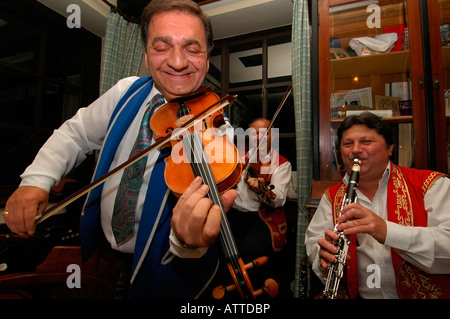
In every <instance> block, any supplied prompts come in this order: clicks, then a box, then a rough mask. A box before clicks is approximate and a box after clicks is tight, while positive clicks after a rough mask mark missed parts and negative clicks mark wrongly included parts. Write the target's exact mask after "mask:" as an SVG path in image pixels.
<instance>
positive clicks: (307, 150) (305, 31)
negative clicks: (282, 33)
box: [292, 0, 312, 298]
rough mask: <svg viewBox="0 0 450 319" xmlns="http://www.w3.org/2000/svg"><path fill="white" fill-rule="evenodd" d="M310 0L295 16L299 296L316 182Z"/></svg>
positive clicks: (299, 2) (301, 0)
mask: <svg viewBox="0 0 450 319" xmlns="http://www.w3.org/2000/svg"><path fill="white" fill-rule="evenodd" d="M310 48H311V45H310V25H309V18H308V0H294V9H293V17H292V85H293V89H294V90H293V91H294V108H295V136H296V148H297V192H298V194H297V203H298V217H297V242H296V258H295V260H296V265H295V280H294V282H293V287H292V288H293V292H294V297H296V298H305V297H307V295H308V282H309V280H308V271H307V265H308V259H307V256H306V249H305V244H304V242H305V232H306V228H307V226H308V213H307V210H306V204H307V203H308V201H309V200H310V196H311V184H312V130H311V123H312V117H311V114H312V110H311V59H310Z"/></svg>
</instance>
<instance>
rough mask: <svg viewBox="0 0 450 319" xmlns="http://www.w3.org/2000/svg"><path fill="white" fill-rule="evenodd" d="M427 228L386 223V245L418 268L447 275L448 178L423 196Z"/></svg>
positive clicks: (449, 250) (449, 260)
mask: <svg viewBox="0 0 450 319" xmlns="http://www.w3.org/2000/svg"><path fill="white" fill-rule="evenodd" d="M424 204H425V210H426V211H427V214H428V225H427V227H408V226H402V225H398V224H395V223H392V222H387V223H386V224H387V235H386V240H385V243H384V244H385V245H387V246H390V247H393V248H395V249H397V252H398V253H399V254H400V256H401V257H402V258H403V259H405V260H407V261H409V262H411V263H412V264H414V265H416V266H417V267H419V268H420V269H422V270H424V271H426V272H429V273H434V274H448V273H449V269H450V245H449V243H450V209H449V207H450V179H449V178H446V177H442V178H439V179H438V180H437V181H436V182H435V183H434V184H433V186H432V187H431V188H430V189H429V190H428V192H427V193H426V194H425V197H424Z"/></svg>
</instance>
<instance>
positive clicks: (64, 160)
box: [20, 77, 206, 257]
mask: <svg viewBox="0 0 450 319" xmlns="http://www.w3.org/2000/svg"><path fill="white" fill-rule="evenodd" d="M137 79H138V77H128V78H125V79H122V80H120V81H119V82H118V83H117V84H116V85H115V86H113V87H112V88H111V89H110V90H108V91H107V92H106V93H105V94H103V95H102V96H100V97H99V98H98V99H97V100H96V101H94V102H93V103H92V104H91V105H89V106H88V107H86V108H81V109H79V110H78V112H77V113H76V114H75V116H74V117H73V118H71V119H69V120H68V121H66V122H65V123H63V124H62V125H61V127H60V128H58V129H57V130H55V131H54V133H53V135H52V136H51V137H50V138H49V139H48V140H47V142H46V143H45V144H44V146H43V147H42V148H41V149H40V151H39V153H38V154H37V156H36V158H35V159H34V161H33V163H32V164H31V165H30V166H29V167H28V168H27V169H26V170H25V172H24V173H23V174H22V175H21V178H22V182H21V184H20V186H37V187H40V188H43V189H45V190H47V191H50V189H51V188H52V187H53V186H54V185H55V184H57V183H58V182H59V181H60V179H61V178H62V177H63V176H65V175H66V174H67V173H69V172H70V171H71V169H72V168H74V167H76V166H77V165H79V164H80V163H81V162H82V161H83V160H84V159H85V158H86V155H87V154H90V153H92V152H94V151H95V150H99V149H101V147H102V144H103V141H104V137H105V135H106V131H107V126H108V123H109V121H110V118H111V114H112V112H113V110H114V108H115V107H116V105H117V103H118V102H119V100H120V98H121V97H122V95H123V94H124V93H125V92H126V91H127V89H128V88H129V87H130V85H131V84H132V83H133V82H134V81H136V80H137ZM157 93H158V90H157V89H156V88H155V87H153V88H152V90H151V92H150V94H149V95H148V96H147V98H146V99H145V101H144V103H143V104H142V105H143V106H146V105H147V103H148V102H149V101H150V100H151V99H152V98H153V96H155V95H156V94H157ZM145 109H146V107H141V108H140V110H139V111H138V114H137V115H136V117H135V118H134V120H133V122H132V123H131V125H130V126H129V128H128V129H127V131H126V133H125V135H124V137H123V138H122V141H121V142H120V144H119V146H118V148H117V151H116V153H115V156H114V159H113V161H112V163H111V169H113V168H115V167H117V166H118V165H120V164H121V163H123V162H125V161H127V160H128V158H129V156H130V153H131V149H132V148H133V145H134V142H135V140H136V136H137V134H138V131H139V127H140V124H141V121H142V117H143V115H144V112H145ZM153 141H154V138H153ZM158 156H159V150H154V151H152V152H151V153H150V154H149V155H148V160H147V166H146V170H145V173H144V180H143V183H142V187H141V190H140V194H142V196H141V195H140V196H139V198H138V201H137V207H136V212H135V228H134V233H135V235H134V236H133V238H132V239H130V240H129V241H128V242H126V243H125V244H123V245H121V246H119V247H117V245H116V242H115V239H114V235H113V233H112V227H111V218H112V213H113V210H114V202H115V198H116V194H117V189H118V185H119V183H120V180H121V178H122V174H123V171H122V172H119V173H117V174H115V175H114V176H112V177H110V178H109V179H108V180H106V181H105V183H104V186H103V192H102V196H101V225H102V229H103V232H104V234H105V236H106V239H107V240H108V241H109V243H110V244H111V247H112V248H113V249H116V250H119V251H122V252H125V253H132V252H133V251H134V246H135V241H136V237H137V236H136V234H137V231H138V229H139V221H140V217H141V213H142V208H143V205H144V200H145V194H146V193H147V187H148V182H149V179H150V175H151V172H152V168H153V165H154V164H155V162H156V160H157V158H158ZM170 239H171V240H170V242H171V246H172V247H173V246H174V245H175V246H177V247H174V248H173V249H172V252H173V253H175V254H176V255H178V256H180V257H200V256H202V255H203V254H204V253H205V252H206V249H186V248H183V247H182V245H181V243H180V242H179V241H178V240H177V239H176V238H175V236H174V235H173V233H171V237H170Z"/></svg>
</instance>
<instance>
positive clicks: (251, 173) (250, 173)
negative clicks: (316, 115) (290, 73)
mask: <svg viewBox="0 0 450 319" xmlns="http://www.w3.org/2000/svg"><path fill="white" fill-rule="evenodd" d="M292 90H293V87H292V85H290V86H288V88H287V90H286V92H285V94H284V96H283V98H282V99H281V103H280V105H278V108H277V110H276V111H275V114H274V115H273V117H272V119H271V120H270V123H269V125H268V126H267V129H266V130H265V132H264V134H263V135H262V136H261V137H260V138H259V143H258V147H257V148H256V151H255V152H252V154H251V156H250V157H247V156H246V163H245V165H244V167H243V169H242V173H243V174H244V173H247V175H246V181H247V179H248V178H249V177H252V178H258V177H260V176H261V174H260V171H261V166H264V165H265V163H261V162H260V161H259V160H255V156H257V154H258V151H259V145H260V143H261V141H263V140H264V139H265V138H266V136H267V133H268V132H269V131H270V129H271V128H272V126H273V123H274V122H275V120H276V118H277V116H278V114H279V113H280V111H281V108H282V107H283V105H284V104H285V103H286V101H287V99H288V97H289V95H290V94H291V92H292ZM247 155H248V154H247ZM258 188H259V190H260V191H261V192H262V194H263V195H262V200H263V202H264V203H269V202H270V201H271V200H273V199H275V198H276V194H275V193H274V192H273V191H272V189H274V186H273V185H270V181H267V180H266V181H265V182H261V181H260V180H259V178H258Z"/></svg>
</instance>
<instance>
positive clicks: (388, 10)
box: [313, 0, 450, 181]
mask: <svg viewBox="0 0 450 319" xmlns="http://www.w3.org/2000/svg"><path fill="white" fill-rule="evenodd" d="M317 1H318V2H317V11H318V28H317V34H316V36H317V37H318V42H317V43H318V46H317V48H318V49H317V50H318V52H317V53H318V82H319V83H318V100H317V102H316V103H313V104H314V107H315V108H318V112H316V114H318V118H317V120H316V123H315V124H316V125H318V132H319V136H318V140H317V144H318V155H317V156H316V158H315V161H314V163H315V164H316V165H319V169H318V171H319V175H320V176H319V177H318V179H320V180H331V181H338V180H340V179H341V177H342V175H343V172H342V171H341V170H340V165H339V161H340V159H339V158H338V156H336V152H335V151H336V147H335V146H334V139H335V136H334V132H335V130H336V128H337V127H338V125H339V123H340V122H341V121H342V117H345V114H346V113H347V114H349V112H348V111H359V110H365V109H371V110H376V111H377V112H378V111H381V110H386V109H387V110H390V111H392V115H390V114H389V115H388V117H383V118H384V120H385V121H387V122H388V123H389V125H391V126H392V128H393V130H394V132H395V135H396V140H397V141H396V142H397V143H396V144H397V145H396V146H397V155H396V159H395V161H396V162H398V163H399V164H401V165H405V166H411V167H416V168H429V169H435V170H439V171H443V172H448V164H447V160H448V158H447V151H448V150H447V149H448V139H449V137H448V135H449V127H448V124H447V123H448V122H449V121H448V120H446V114H445V99H444V94H445V92H446V91H448V78H449V71H448V64H450V63H449V62H448V58H447V57H448V55H449V54H448V51H447V48H444V49H441V40H440V25H442V24H445V23H449V21H447V20H448V19H449V18H448V17H447V16H448V13H447V11H448V10H450V9H449V4H448V3H449V2H450V0H439V1H419V0H378V1H354V0H317ZM313 30H314V29H313ZM405 31H406V32H405ZM387 33H395V34H396V36H397V38H398V40H397V42H395V43H394V44H393V47H392V46H391V49H390V50H387V51H383V52H374V51H375V49H376V48H375V47H373V46H371V45H370V44H369V45H368V44H367V42H365V41H364V40H367V38H369V41H370V40H372V39H377V40H378V38H379V36H380V35H382V34H387ZM364 37H365V39H364ZM392 37H395V36H392ZM361 38H363V39H361ZM358 40H359V41H358ZM350 41H352V42H357V43H358V42H359V43H362V45H361V47H362V49H360V48H356V46H355V45H352V46H351V45H350V43H351V42H350ZM372 42H373V41H372ZM367 48H368V49H367ZM358 51H360V52H363V54H362V55H361V54H360V52H358ZM370 51H371V52H370ZM364 53H370V54H364ZM443 66H444V67H443ZM395 87H398V88H400V89H402V90H403V93H404V94H403V95H401V94H399V96H398V97H396V96H395V95H396V94H395V93H394V92H393V90H392V88H395ZM391 95H394V96H391ZM387 96H389V97H387ZM399 101H400V102H399ZM411 105H412V109H411V107H410V106H411ZM408 106H409V107H408Z"/></svg>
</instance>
